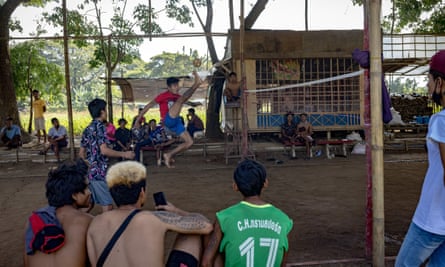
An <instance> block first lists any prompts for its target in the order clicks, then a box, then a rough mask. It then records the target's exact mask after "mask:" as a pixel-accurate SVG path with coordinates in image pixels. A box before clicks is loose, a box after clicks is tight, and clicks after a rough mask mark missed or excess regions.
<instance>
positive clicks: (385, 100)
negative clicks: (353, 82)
mask: <svg viewBox="0 0 445 267" xmlns="http://www.w3.org/2000/svg"><path fill="white" fill-rule="evenodd" d="M352 59H354V61H355V62H357V63H358V64H359V65H360V67H362V68H364V69H369V67H370V64H369V51H362V50H360V49H358V48H356V49H354V51H353V52H352ZM382 59H383V57H382ZM382 119H383V122H384V123H388V122H390V121H391V120H392V113H391V97H390V96H389V92H388V88H387V87H386V83H385V77H384V75H383V74H382Z"/></svg>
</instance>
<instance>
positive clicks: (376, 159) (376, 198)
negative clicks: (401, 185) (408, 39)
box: [369, 0, 385, 267]
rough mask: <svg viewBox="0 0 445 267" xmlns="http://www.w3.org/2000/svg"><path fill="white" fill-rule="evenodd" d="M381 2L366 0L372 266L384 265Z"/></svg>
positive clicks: (378, 0)
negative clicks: (369, 92) (367, 16)
mask: <svg viewBox="0 0 445 267" xmlns="http://www.w3.org/2000/svg"><path fill="white" fill-rule="evenodd" d="M381 5H382V3H381V0H370V5H369V18H370V23H369V34H370V38H369V48H370V67H371V68H370V70H371V73H370V75H371V77H370V82H371V103H372V105H371V125H372V127H371V133H372V134H371V147H372V193H373V194H372V202H373V204H374V205H373V209H372V217H373V229H372V233H373V249H372V252H373V255H372V256H373V257H372V262H373V266H376V267H380V266H382V267H383V266H385V211H384V183H383V182H384V179H383V178H384V170H383V169H384V163H383V120H382V34H381V29H380V13H381Z"/></svg>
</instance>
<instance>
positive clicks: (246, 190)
mask: <svg viewBox="0 0 445 267" xmlns="http://www.w3.org/2000/svg"><path fill="white" fill-rule="evenodd" d="M266 178H267V173H266V169H265V168H264V166H263V165H262V164H261V163H259V162H258V161H255V160H250V159H245V160H244V161H242V162H241V163H240V164H238V166H237V167H236V169H235V172H234V173H233V180H234V181H235V183H236V186H237V187H238V190H239V191H240V192H241V194H242V195H243V196H244V197H251V196H259V195H260V194H261V190H262V189H263V186H264V183H265V182H266Z"/></svg>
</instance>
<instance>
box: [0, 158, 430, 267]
mask: <svg viewBox="0 0 445 267" xmlns="http://www.w3.org/2000/svg"><path fill="white" fill-rule="evenodd" d="M5 153H6V152H4V151H2V152H1V155H0V156H1V157H2V158H7V157H8V156H9V157H12V158H14V157H13V156H15V155H11V154H5ZM272 158H275V159H279V160H282V161H283V162H282V164H277V163H276V161H274V160H272ZM257 159H258V160H259V161H261V162H263V163H264V164H265V165H266V167H267V170H268V174H269V179H270V186H269V188H267V189H266V190H265V192H264V195H263V197H264V199H265V200H267V201H269V202H271V203H273V204H274V205H276V206H277V207H279V208H281V209H282V210H283V211H284V212H286V213H287V214H288V215H289V216H290V217H291V218H293V220H294V228H293V230H292V232H291V237H290V242H289V243H290V253H289V260H288V262H290V263H300V264H299V265H295V266H304V265H310V263H311V264H313V265H312V266H318V265H316V264H315V262H317V261H325V264H324V265H323V266H370V264H369V262H366V261H363V259H364V257H365V256H364V255H365V224H366V219H365V208H366V172H367V168H366V158H365V156H363V155H352V156H350V157H349V158H334V159H331V160H328V159H326V158H323V157H320V158H315V159H312V160H310V161H304V160H302V159H297V160H289V159H288V158H287V157H285V156H284V155H283V154H282V153H280V152H275V153H274V154H271V153H267V154H265V153H263V154H259V155H258V157H257ZM147 160H148V188H147V191H148V194H147V196H151V193H153V192H156V191H164V192H165V194H166V196H167V198H168V200H169V201H171V202H172V203H174V204H176V205H177V206H179V207H180V208H182V209H185V210H190V211H198V212H202V213H203V214H205V215H206V216H208V217H209V218H211V219H212V220H213V219H214V213H215V211H218V210H220V209H223V208H225V207H227V206H229V205H232V204H234V203H236V202H237V201H239V200H240V195H239V194H237V193H235V192H233V191H232V190H231V179H232V173H233V169H234V168H235V166H236V160H231V161H230V162H229V164H228V165H226V164H224V159H223V157H222V155H212V154H211V155H209V156H208V157H207V158H203V157H202V156H199V155H193V154H185V155H183V156H180V157H178V158H177V163H176V168H175V169H167V168H165V167H161V168H158V167H155V166H154V162H155V161H154V159H153V158H152V157H150V158H147ZM53 166H55V163H39V162H32V161H30V160H25V161H21V162H19V163H11V162H8V163H0V214H1V216H0V233H1V242H0V266H8V267H13V266H22V251H23V232H24V231H23V230H24V224H25V220H26V218H27V216H28V215H29V214H30V212H31V211H32V210H33V209H37V208H39V207H40V206H42V205H45V203H46V200H45V196H44V192H45V190H44V186H45V180H46V175H47V173H48V170H49V168H51V167H53ZM426 168H427V162H426V154H425V153H415V154H386V155H385V170H384V171H385V236H386V238H385V239H386V247H385V250H386V255H387V256H389V257H391V256H395V255H396V254H397V251H398V249H399V246H400V242H401V241H402V240H403V236H404V234H405V232H406V231H407V229H408V225H409V222H410V220H411V216H412V214H413V211H414V209H415V207H416V203H417V200H418V197H419V193H420V189H421V185H422V181H423V176H424V173H425V171H426ZM152 208H153V204H152V200H151V197H150V198H149V199H147V202H146V205H145V209H152ZM171 240H172V236H169V238H168V242H167V244H166V246H167V248H168V247H170V246H171ZM345 259H346V262H348V261H349V259H358V260H357V261H355V262H354V261H351V262H349V263H337V264H334V263H332V260H345ZM387 265H388V266H391V265H392V262H391V261H388V263H387Z"/></svg>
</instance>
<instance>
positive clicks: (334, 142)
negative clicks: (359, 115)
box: [283, 139, 355, 159]
mask: <svg viewBox="0 0 445 267" xmlns="http://www.w3.org/2000/svg"><path fill="white" fill-rule="evenodd" d="M354 143H355V141H354V140H347V139H317V140H315V145H312V146H311V150H310V157H311V158H312V157H313V150H314V147H316V146H324V151H325V154H326V157H327V158H328V159H332V158H334V157H335V154H333V153H331V149H332V148H333V146H341V155H342V156H344V157H347V156H348V155H349V153H348V151H347V149H346V148H347V146H348V145H353V144H354ZM283 144H284V147H285V149H286V148H289V147H291V148H292V149H295V147H306V144H305V143H303V142H299V141H294V142H290V141H285V142H284V143H283ZM292 156H295V151H292Z"/></svg>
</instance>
